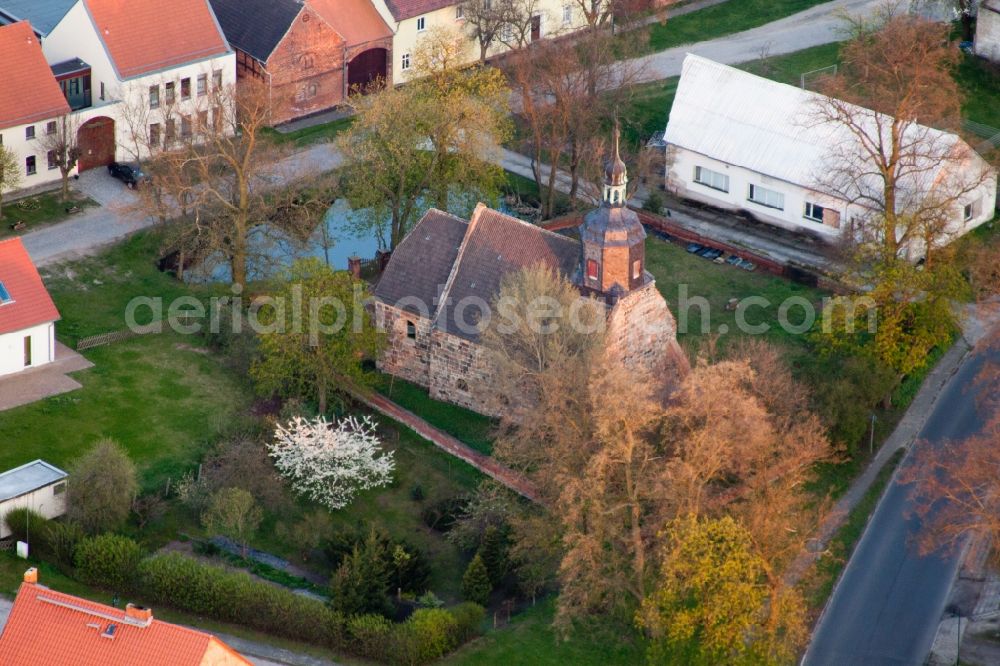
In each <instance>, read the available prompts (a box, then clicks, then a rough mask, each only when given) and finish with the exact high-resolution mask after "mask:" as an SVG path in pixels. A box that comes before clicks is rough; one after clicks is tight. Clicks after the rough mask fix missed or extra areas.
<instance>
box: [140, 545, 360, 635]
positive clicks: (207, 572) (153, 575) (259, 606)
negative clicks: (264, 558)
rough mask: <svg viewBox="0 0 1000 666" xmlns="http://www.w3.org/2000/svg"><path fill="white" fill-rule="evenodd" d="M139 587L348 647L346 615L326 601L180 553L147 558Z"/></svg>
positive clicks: (156, 597)
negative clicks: (345, 633)
mask: <svg viewBox="0 0 1000 666" xmlns="http://www.w3.org/2000/svg"><path fill="white" fill-rule="evenodd" d="M138 581H139V584H138V587H139V590H140V592H141V593H142V594H143V595H144V596H146V597H147V598H149V599H150V600H151V601H154V602H159V603H163V604H166V605H169V606H173V607H175V608H178V609H181V610H185V611H189V612H192V613H196V614H202V615H206V616H209V617H212V618H214V619H217V620H221V621H223V622H233V623H236V624H241V625H244V626H247V627H250V628H252V629H257V630H259V631H264V632H268V633H271V634H274V635H276V636H282V637H285V638H290V639H293V640H299V641H304V642H307V643H315V644H317V645H326V646H328V647H331V648H335V649H343V647H344V644H345V636H344V627H345V621H344V616H343V615H342V614H340V613H338V612H336V611H334V610H331V609H330V608H328V607H327V606H326V605H325V604H324V603H323V602H321V601H317V600H315V599H310V598H308V597H303V596H300V595H297V594H295V593H294V592H292V591H291V590H286V589H282V588H280V587H276V586H274V585H270V584H268V583H262V582H260V581H256V580H254V579H253V578H251V577H250V576H249V575H247V574H246V573H244V572H230V571H226V570H225V569H223V568H221V567H217V566H213V565H209V564H203V563H201V562H199V561H197V560H195V559H192V558H190V557H185V556H184V555H181V554H179V553H168V554H166V555H156V556H154V557H150V558H147V559H145V560H143V562H142V563H141V564H140V565H139V576H138Z"/></svg>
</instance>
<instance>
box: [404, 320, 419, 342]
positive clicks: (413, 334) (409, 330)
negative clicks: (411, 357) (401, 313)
mask: <svg viewBox="0 0 1000 666" xmlns="http://www.w3.org/2000/svg"><path fill="white" fill-rule="evenodd" d="M406 337H408V338H409V339H410V340H416V339H417V325H416V324H414V323H413V322H412V321H407V322H406Z"/></svg>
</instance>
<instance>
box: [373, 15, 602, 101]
mask: <svg viewBox="0 0 1000 666" xmlns="http://www.w3.org/2000/svg"><path fill="white" fill-rule="evenodd" d="M498 1H501V0H498ZM372 3H373V4H374V5H375V8H376V9H377V10H378V11H379V13H380V14H381V15H382V18H383V19H384V20H385V22H386V23H387V24H388V25H389V27H390V28H391V29H392V31H393V39H392V54H393V60H394V62H393V64H392V67H390V68H389V69H390V71H391V72H392V82H393V83H395V84H399V83H405V82H406V81H407V80H408V78H409V77H410V76H411V75H412V71H411V70H412V68H413V64H414V63H413V57H414V52H415V50H416V48H417V44H419V42H420V40H421V38H422V37H424V36H425V35H426V34H427V32H428V31H429V30H431V29H432V28H441V27H443V28H446V29H448V30H451V31H454V32H455V33H457V34H464V35H466V36H468V49H467V50H466V53H465V54H464V59H465V60H466V62H470V63H471V62H474V61H475V60H477V59H478V58H479V43H478V42H477V41H476V40H475V39H474V38H473V37H472V35H471V33H470V32H469V27H468V26H467V25H466V18H465V16H464V11H465V8H464V6H463V3H462V2H456V0H372ZM531 11H532V15H531V17H530V21H531V24H530V35H528V37H529V38H530V40H531V41H535V40H538V39H546V38H552V37H556V36H559V35H565V34H568V33H570V32H573V31H576V30H579V29H581V28H583V27H584V26H586V25H587V20H586V17H585V16H584V14H583V11H582V10H581V8H580V6H579V4H578V3H577V2H576V1H575V0H536V1H535V2H532V3H531ZM515 34H516V33H511V34H508V35H507V39H497V40H494V43H493V44H492V45H490V47H489V51H488V57H492V56H495V55H498V54H500V53H503V52H504V51H508V50H510V48H511V47H510V46H508V44H509V43H514V41H515V40H514V36H515Z"/></svg>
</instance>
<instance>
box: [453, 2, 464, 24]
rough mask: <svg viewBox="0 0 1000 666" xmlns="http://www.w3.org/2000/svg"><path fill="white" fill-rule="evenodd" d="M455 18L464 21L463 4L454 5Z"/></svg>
mask: <svg viewBox="0 0 1000 666" xmlns="http://www.w3.org/2000/svg"><path fill="white" fill-rule="evenodd" d="M455 20H456V21H464V20H465V5H458V6H457V7H455Z"/></svg>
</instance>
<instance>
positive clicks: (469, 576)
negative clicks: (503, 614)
mask: <svg viewBox="0 0 1000 666" xmlns="http://www.w3.org/2000/svg"><path fill="white" fill-rule="evenodd" d="M492 591H493V586H492V585H491V584H490V574H489V572H488V571H487V570H486V565H485V564H484V563H483V558H482V557H480V556H479V554H478V553H476V556H475V557H473V558H472V561H471V562H469V566H468V568H466V570H465V575H463V576H462V596H463V597H464V598H465V599H466V601H471V602H473V603H477V604H479V605H481V606H485V605H486V604H487V603H488V602H489V600H490V592H492Z"/></svg>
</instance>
